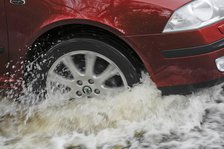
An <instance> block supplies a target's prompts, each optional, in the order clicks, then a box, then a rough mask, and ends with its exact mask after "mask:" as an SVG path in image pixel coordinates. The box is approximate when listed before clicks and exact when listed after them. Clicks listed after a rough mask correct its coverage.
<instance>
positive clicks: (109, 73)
mask: <svg viewBox="0 0 224 149" xmlns="http://www.w3.org/2000/svg"><path fill="white" fill-rule="evenodd" d="M118 73H119V72H118V69H117V68H116V67H115V66H114V65H111V64H110V65H109V66H107V68H106V69H105V70H104V71H103V72H102V73H101V74H100V75H99V76H97V79H98V80H99V82H100V83H104V82H105V81H106V80H107V79H109V78H111V77H113V76H115V75H116V74H118Z"/></svg>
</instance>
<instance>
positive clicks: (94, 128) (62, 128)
mask: <svg viewBox="0 0 224 149" xmlns="http://www.w3.org/2000/svg"><path fill="white" fill-rule="evenodd" d="M142 82H144V83H142V84H139V85H137V86H135V87H134V88H133V89H132V90H131V91H125V92H123V93H120V94H119V95H115V96H113V97H107V98H106V99H105V100H102V99H81V100H74V101H63V100H57V99H51V98H49V99H47V100H45V101H43V102H42V103H40V104H33V105H29V106H27V104H23V103H20V104H17V103H15V102H12V101H9V100H7V99H2V101H1V104H0V146H1V148H3V149H4V148H6V149H8V148H9V149H10V148H18V149H19V148H23V149H26V148H27V149H29V148H55V149H70V148H76V147H77V148H94V149H95V148H125V147H126V148H198V147H200V146H203V145H205V144H206V145H208V146H211V147H215V146H216V147H221V146H222V145H223V142H222V141H221V139H223V138H222V137H224V130H223V128H224V126H223V124H222V123H223V122H224V117H223V115H224V112H223V110H222V109H223V108H224V105H223V102H224V100H223V99H224V97H223V95H222V89H221V86H217V87H214V88H212V89H207V90H203V91H201V92H199V93H196V94H193V95H189V96H178V95H175V96H167V97H162V96H161V93H160V91H159V90H157V88H156V87H155V85H154V84H153V82H151V81H150V79H149V78H148V77H147V76H145V77H144V79H143V81H142ZM27 97H28V96H26V98H27ZM29 98H31V99H30V100H31V101H32V96H30V97H29ZM24 100H27V99H24ZM24 103H25V102H24ZM220 125H221V126H220ZM219 127H220V128H219ZM215 129H219V131H220V130H221V132H220V133H218V132H217V130H215ZM211 138H212V139H211ZM196 140H198V141H196Z"/></svg>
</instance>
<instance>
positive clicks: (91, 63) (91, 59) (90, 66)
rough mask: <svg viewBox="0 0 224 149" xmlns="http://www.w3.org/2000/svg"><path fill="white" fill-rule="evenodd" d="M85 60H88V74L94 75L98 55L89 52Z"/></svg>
mask: <svg viewBox="0 0 224 149" xmlns="http://www.w3.org/2000/svg"><path fill="white" fill-rule="evenodd" d="M85 60H86V75H88V76H93V74H94V66H95V62H96V55H95V54H93V53H87V54H86V55H85Z"/></svg>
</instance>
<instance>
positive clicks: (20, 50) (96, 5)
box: [0, 0, 224, 87]
mask: <svg viewBox="0 0 224 149" xmlns="http://www.w3.org/2000/svg"><path fill="white" fill-rule="evenodd" d="M189 1H191V0H169V1H167V0H26V4H25V5H23V6H15V5H12V4H10V3H9V0H5V7H6V8H5V12H6V13H7V24H8V38H9V41H8V43H9V48H7V51H6V52H5V53H4V55H2V54H0V58H1V59H0V62H1V63H0V66H1V68H2V70H1V71H2V72H1V73H3V72H6V70H5V69H3V64H4V63H6V60H11V61H12V63H11V65H10V66H11V67H10V68H11V69H10V73H11V74H15V75H14V78H20V77H21V76H22V74H21V72H20V71H17V70H18V68H20V67H21V66H22V64H21V63H20V62H21V61H22V60H24V58H25V53H26V52H27V48H26V47H27V46H30V45H32V43H33V42H34V41H35V40H36V39H37V38H38V37H39V36H41V35H42V34H43V33H45V32H46V31H48V30H50V29H53V28H55V27H58V26H62V25H66V24H89V25H93V26H97V27H101V28H103V29H105V30H108V31H110V32H112V33H113V34H116V35H117V36H119V37H120V38H121V39H123V40H124V41H126V42H127V43H128V44H129V45H130V46H131V47H133V48H134V50H135V51H136V53H137V54H138V55H139V57H140V58H141V59H142V61H143V62H144V64H145V66H146V68H147V70H148V71H149V73H150V75H151V78H152V80H153V81H154V82H155V83H156V84H157V85H158V87H163V86H173V85H184V84H195V83H200V82H204V81H209V80H213V79H216V78H219V77H222V76H223V73H220V72H219V71H218V70H217V68H216V66H215V62H214V60H215V59H216V58H217V57H220V56H223V55H224V49H220V50H219V51H216V52H212V53H208V54H204V55H198V56H194V57H185V58H176V59H165V58H164V57H163V56H162V54H161V51H162V50H169V49H177V48H187V47H194V46H200V45H206V44H210V43H212V42H215V41H217V40H220V39H222V38H224V35H223V34H222V33H221V32H220V31H219V29H218V27H219V26H220V25H222V24H223V23H224V22H218V23H215V24H212V25H210V26H208V27H205V28H202V29H199V30H193V31H187V32H178V33H162V31H163V29H164V27H165V25H166V23H167V21H168V20H169V18H170V16H171V14H172V13H173V11H174V10H176V9H178V8H179V7H181V6H182V5H184V4H186V3H187V2H189ZM3 10H4V8H3V1H1V2H0V11H1V15H0V19H3V20H4V19H5V15H4V13H2V11H3ZM0 25H1V26H0V33H1V36H0V43H1V44H5V45H6V46H7V37H6V35H7V34H6V32H5V31H6V22H4V21H3V22H0ZM7 52H9V58H7ZM13 65H15V66H16V67H15V68H14V67H13V68H12V66H13Z"/></svg>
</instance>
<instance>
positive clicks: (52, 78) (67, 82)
mask: <svg viewBox="0 0 224 149" xmlns="http://www.w3.org/2000/svg"><path fill="white" fill-rule="evenodd" d="M48 81H50V82H57V83H59V84H61V85H65V86H67V87H70V88H72V80H69V79H66V78H64V77H63V76H61V75H58V74H57V73H55V72H51V73H49V77H48Z"/></svg>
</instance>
